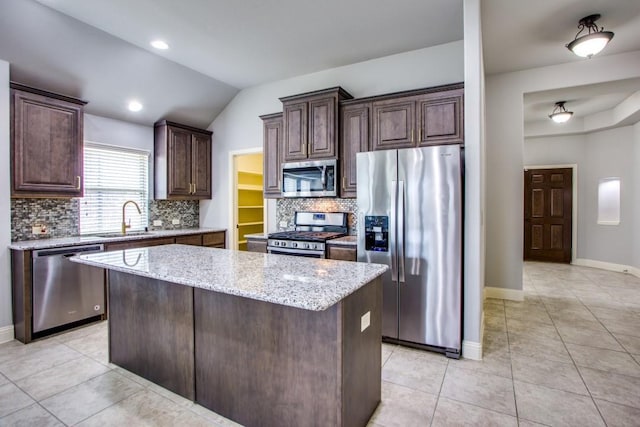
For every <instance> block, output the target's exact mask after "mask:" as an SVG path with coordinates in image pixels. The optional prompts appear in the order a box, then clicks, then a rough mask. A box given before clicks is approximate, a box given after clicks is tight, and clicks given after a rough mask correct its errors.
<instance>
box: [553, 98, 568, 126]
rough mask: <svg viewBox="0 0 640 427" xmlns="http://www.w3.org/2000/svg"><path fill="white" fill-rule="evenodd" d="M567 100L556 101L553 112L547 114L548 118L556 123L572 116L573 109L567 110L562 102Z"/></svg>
mask: <svg viewBox="0 0 640 427" xmlns="http://www.w3.org/2000/svg"><path fill="white" fill-rule="evenodd" d="M565 102H567V101H558V102H556V106H555V108H554V109H553V112H552V113H551V114H549V118H550V119H551V120H553V121H554V122H556V123H564V122H566V121H567V120H569V119H570V118H571V116H573V111H567V109H566V108H564V103H565Z"/></svg>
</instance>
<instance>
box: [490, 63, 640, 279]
mask: <svg viewBox="0 0 640 427" xmlns="http://www.w3.org/2000/svg"><path fill="white" fill-rule="evenodd" d="M636 77H640V51H635V52H628V53H623V54H619V55H610V56H601V57H595V58H592V59H590V60H584V61H578V62H571V63H568V64H561V65H555V66H549V67H542V68H535V69H530V70H525V71H517V72H512V73H503V74H495V75H491V76H487V79H486V84H487V90H486V113H487V117H486V132H487V136H486V138H487V147H486V148H487V164H486V171H487V182H486V185H487V194H486V204H487V208H486V229H487V236H486V239H487V240H486V248H487V254H486V278H485V281H486V285H487V286H492V287H499V288H506V289H516V290H521V289H522V244H523V242H522V239H523V233H522V229H523V186H522V170H523V144H524V136H523V113H522V111H523V95H524V94H525V93H528V92H537V91H543V90H551V89H559V88H563V87H571V86H579V85H585V84H594V83H602V82H607V81H613V80H620V79H626V78H636Z"/></svg>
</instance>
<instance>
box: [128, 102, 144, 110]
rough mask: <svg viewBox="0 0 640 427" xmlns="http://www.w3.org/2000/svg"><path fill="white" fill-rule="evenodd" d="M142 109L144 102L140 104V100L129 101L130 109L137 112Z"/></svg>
mask: <svg viewBox="0 0 640 427" xmlns="http://www.w3.org/2000/svg"><path fill="white" fill-rule="evenodd" d="M140 110H142V104H140V103H139V102H138V101H131V102H129V111H133V112H137V111H140Z"/></svg>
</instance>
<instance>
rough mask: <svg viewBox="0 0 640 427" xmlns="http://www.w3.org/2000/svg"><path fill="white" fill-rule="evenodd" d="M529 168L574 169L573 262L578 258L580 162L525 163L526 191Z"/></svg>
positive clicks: (572, 207)
mask: <svg viewBox="0 0 640 427" xmlns="http://www.w3.org/2000/svg"><path fill="white" fill-rule="evenodd" d="M527 169H571V170H572V178H573V183H572V187H573V188H572V194H571V262H570V264H573V263H574V262H575V260H576V259H577V258H578V164H577V163H571V164H566V163H561V164H557V165H525V166H524V168H523V170H522V173H523V175H522V180H523V181H522V184H523V191H524V171H525V170H527ZM523 209H524V206H523ZM521 219H522V232H523V233H524V211H523V214H522V215H521Z"/></svg>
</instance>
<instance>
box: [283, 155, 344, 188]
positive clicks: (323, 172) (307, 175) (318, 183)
mask: <svg viewBox="0 0 640 427" xmlns="http://www.w3.org/2000/svg"><path fill="white" fill-rule="evenodd" d="M336 165H337V162H336V159H329V160H312V161H308V162H294V163H283V164H282V196H283V197H335V196H337V195H338V193H337V188H336V185H337V182H338V178H337V167H336Z"/></svg>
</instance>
